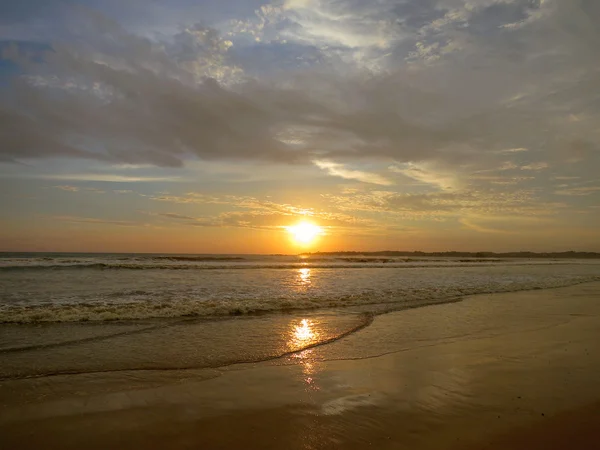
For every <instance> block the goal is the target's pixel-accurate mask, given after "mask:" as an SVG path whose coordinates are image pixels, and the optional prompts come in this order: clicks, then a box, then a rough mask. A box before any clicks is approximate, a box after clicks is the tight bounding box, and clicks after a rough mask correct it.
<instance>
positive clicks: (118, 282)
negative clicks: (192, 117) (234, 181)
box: [0, 253, 600, 323]
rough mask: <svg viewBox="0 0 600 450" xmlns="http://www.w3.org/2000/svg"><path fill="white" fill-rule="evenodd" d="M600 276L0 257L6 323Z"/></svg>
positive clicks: (585, 269) (392, 297) (534, 266)
mask: <svg viewBox="0 0 600 450" xmlns="http://www.w3.org/2000/svg"><path fill="white" fill-rule="evenodd" d="M598 279H600V261H595V260H551V259H531V260H529V259H490V258H434V257H430V258H427V257H424V258H406V257H385V258H381V257H368V256H365V257H360V256H352V257H346V256H330V257H323V256H308V257H306V256H280V255H148V254H129V255H127V254H16V253H5V254H2V255H0V323H38V322H79V321H114V320H134V319H152V318H167V317H171V318H173V317H228V316H236V315H247V314H258V313H262V314H265V313H278V312H284V311H285V312H289V311H295V310H321V309H331V308H350V309H353V310H356V311H360V312H373V313H379V312H385V311H390V310H396V309H403V308H406V307H414V306H419V305H426V304H430V303H437V302H443V301H449V300H453V299H456V298H459V297H461V296H465V295H470V294H477V293H493V292H507V291H517V290H527V289H542V288H551V287H559V286H567V285H570V284H576V283H580V282H585V281H594V280H598Z"/></svg>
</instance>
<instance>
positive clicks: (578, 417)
mask: <svg viewBox="0 0 600 450" xmlns="http://www.w3.org/2000/svg"><path fill="white" fill-rule="evenodd" d="M308 323H309V324H310V323H311V322H310V321H309V322H308ZM599 343H600V283H598V282H596V283H587V284H581V285H577V286H571V287H566V288H558V289H548V290H534V291H527V292H517V293H505V294H490V295H478V296H472V297H467V298H465V299H464V300H463V301H460V302H457V303H449V304H443V305H436V306H428V307H423V308H416V309H411V310H406V311H399V312H394V313H389V314H385V315H381V316H377V317H375V318H374V320H373V322H372V323H371V324H370V325H369V326H366V327H364V328H362V329H361V330H359V331H357V332H355V333H352V334H350V335H348V336H346V337H345V338H343V339H340V340H337V341H335V342H331V343H329V344H326V345H322V346H318V347H314V348H311V349H308V350H304V351H302V352H300V353H293V354H290V355H288V356H285V357H282V358H279V359H273V360H270V361H265V362H261V363H253V364H234V365H229V366H226V367H222V368H218V369H198V370H186V371H164V372H160V371H136V372H135V373H133V372H132V373H130V372H127V371H122V372H115V373H96V374H79V375H57V376H51V377H38V378H28V379H12V380H7V379H5V380H3V381H2V382H1V383H0V402H1V404H2V411H1V412H0V435H1V436H2V447H3V448H7V449H34V448H48V449H50V448H53V449H54V448H55V449H76V448H77V449H79V448H98V449H100V448H131V449H134V448H140V449H159V448H171V449H188V448H190V449H191V448H256V449H268V448H273V449H279V448H298V449H327V448H348V449H354V448H378V449H386V448H390V449H402V448H406V449H428V448H451V449H454V448H456V449H484V448H486V449H505V448H506V449H521V448H523V449H525V448H528V449H529V448H540V449H562V448H579V449H596V448H600V431H598V430H599V429H600V428H599V427H600V403H599V401H600V383H598V373H599V372H600V357H599V354H600V353H599V352H598V350H599V346H600V344H599ZM48 351H49V352H50V353H48V356H47V357H48V358H51V357H52V353H51V350H48ZM90 357H91V358H93V355H90Z"/></svg>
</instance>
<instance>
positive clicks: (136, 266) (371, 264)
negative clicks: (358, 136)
mask: <svg viewBox="0 0 600 450" xmlns="http://www.w3.org/2000/svg"><path fill="white" fill-rule="evenodd" d="M499 262H500V263H505V264H506V265H510V266H533V265H574V264H585V263H583V262H582V263H578V262H567V261H529V262H520V261H519V262H513V261H507V262H504V261H487V260H458V261H444V260H436V261H421V262H415V261H407V262H399V261H397V260H394V261H389V262H386V261H382V260H376V261H364V260H362V259H359V260H355V261H343V262H336V261H331V260H329V262H311V261H298V262H291V263H277V264H275V263H271V264H264V263H263V264H257V263H253V262H249V263H232V264H185V263H182V264H179V263H173V264H152V263H99V262H78V263H76V264H71V263H66V264H26V265H6V266H0V273H2V272H13V271H14V272H17V271H39V270H224V269H227V270H252V269H274V270H276V269H288V270H289V269H299V268H303V267H304V268H311V269H360V268H395V269H416V268H431V269H435V268H437V269H439V268H444V267H486V266H497V265H498V264H499Z"/></svg>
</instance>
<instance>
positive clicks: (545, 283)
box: [0, 276, 600, 324]
mask: <svg viewBox="0 0 600 450" xmlns="http://www.w3.org/2000/svg"><path fill="white" fill-rule="evenodd" d="M591 281H600V276H577V277H571V278H557V279H553V278H549V279H544V280H535V281H533V280H530V281H521V282H515V283H512V284H509V285H506V284H497V283H495V284H487V285H486V284H484V285H480V286H473V287H468V288H464V287H462V288H461V287H456V286H447V287H443V288H440V287H435V288H429V289H419V290H418V291H415V290H411V289H398V290H395V291H380V292H371V291H369V292H362V293H357V294H353V295H342V296H338V297H333V298H332V297H324V296H303V297H282V298H269V299H246V298H238V299H236V298H233V299H226V300H219V301H214V300H205V301H199V300H197V299H194V298H186V299H179V300H169V301H157V300H151V299H146V300H140V301H135V302H133V301H131V302H115V303H110V302H102V303H76V304H50V303H47V304H34V305H4V306H2V307H0V323H22V324H25V323H40V322H81V321H118V320H140V319H156V318H173V317H182V318H183V317H207V318H209V317H227V316H238V315H252V314H266V313H277V312H289V311H294V310H315V309H331V308H348V307H360V308H361V311H363V312H364V309H365V307H366V309H367V310H368V311H369V312H371V313H375V312H378V313H380V312H388V311H393V310H398V309H405V308H410V307H416V306H425V305H428V304H434V303H440V302H447V301H453V300H456V299H459V298H462V297H465V296H467V295H474V294H492V293H499V292H516V291H523V290H532V289H548V288H557V287H565V286H571V285H575V284H580V283H586V282H591Z"/></svg>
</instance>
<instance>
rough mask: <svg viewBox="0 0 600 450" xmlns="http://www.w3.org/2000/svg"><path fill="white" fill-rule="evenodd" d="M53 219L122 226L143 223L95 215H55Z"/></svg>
mask: <svg viewBox="0 0 600 450" xmlns="http://www.w3.org/2000/svg"><path fill="white" fill-rule="evenodd" d="M51 219H52V220H58V221H61V222H70V223H82V224H101V225H118V226H122V227H139V226H141V225H143V224H140V223H138V222H131V221H127V220H106V219H98V218H94V217H77V216H54V217H52V218H51Z"/></svg>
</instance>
